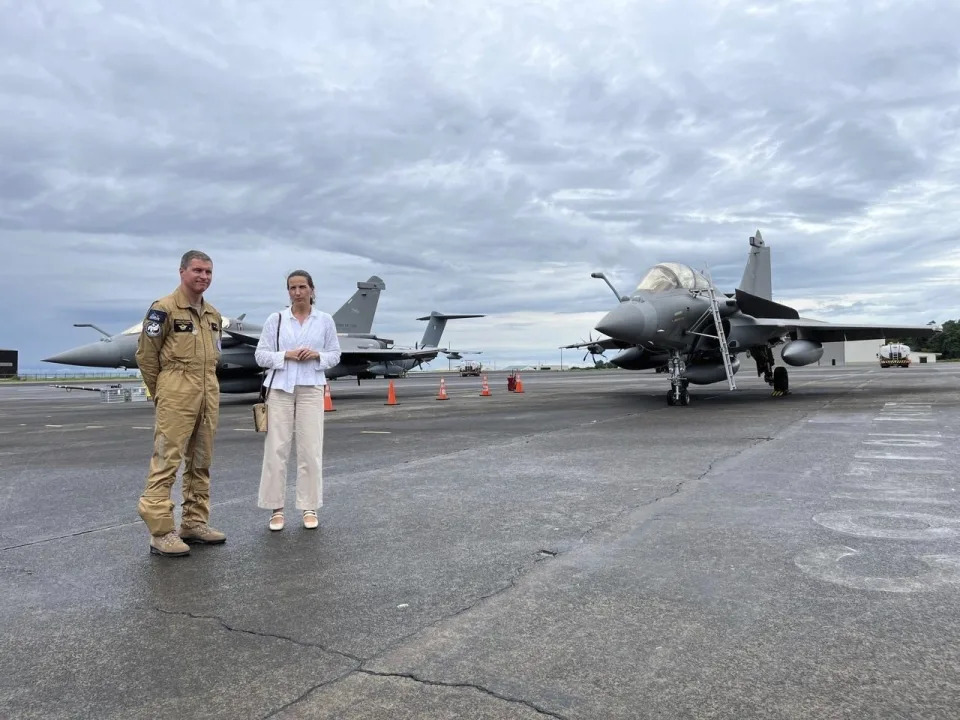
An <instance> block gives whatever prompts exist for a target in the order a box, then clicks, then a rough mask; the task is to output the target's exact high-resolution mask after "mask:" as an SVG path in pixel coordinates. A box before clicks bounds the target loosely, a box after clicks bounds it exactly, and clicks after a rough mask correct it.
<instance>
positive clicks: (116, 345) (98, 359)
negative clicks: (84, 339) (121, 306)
mask: <svg viewBox="0 0 960 720" xmlns="http://www.w3.org/2000/svg"><path fill="white" fill-rule="evenodd" d="M135 343H136V336H131V339H130V340H124V341H120V340H118V341H116V342H106V341H102V340H101V341H98V342H94V343H90V344H89V345H81V346H80V347H75V348H71V349H69V350H64V351H63V352H62V353H57V354H56V355H54V356H52V357H48V358H47V359H46V360H44V362H49V363H58V364H60V365H79V366H82V367H105V368H119V367H131V366H132V365H131V363H132V361H131V360H130V359H128V358H132V357H133V354H132V353H133V352H134V351H136V346H135ZM128 346H129V347H128Z"/></svg>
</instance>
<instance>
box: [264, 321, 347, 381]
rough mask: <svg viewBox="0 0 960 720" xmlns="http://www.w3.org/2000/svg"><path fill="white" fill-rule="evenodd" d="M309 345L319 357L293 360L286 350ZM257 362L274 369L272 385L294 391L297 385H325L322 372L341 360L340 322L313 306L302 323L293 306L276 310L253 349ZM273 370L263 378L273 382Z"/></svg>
mask: <svg viewBox="0 0 960 720" xmlns="http://www.w3.org/2000/svg"><path fill="white" fill-rule="evenodd" d="M278 322H279V323H280V336H279V339H280V342H279V347H278V343H277V323H278ZM302 347H306V348H310V349H311V350H316V351H317V352H318V353H320V357H318V358H317V359H316V360H303V361H301V360H290V359H288V358H285V357H284V356H283V354H284V353H285V352H286V351H287V350H296V349H297V348H302ZM254 357H255V358H256V360H257V365H259V366H260V367H262V368H267V369H268V370H273V373H274V374H273V387H275V388H278V389H280V390H283V391H285V392H288V393H292V392H293V391H294V390H295V389H296V386H297V385H312V386H318V385H326V384H327V376H326V374H325V373H324V372H323V371H324V370H327V369H329V368H332V367H333V366H334V365H336V364H337V363H339V362H340V340H339V339H338V338H337V325H336V323H335V322H334V321H333V318H332V317H331V316H330V315H328V314H327V313H325V312H321V311H320V310H317V309H316V308H315V307H313V308H311V309H310V315H308V316H307V318H306V320H304V321H303V324H302V325H301V324H300V321H299V320H297V319H296V318H295V317H294V316H293V312H292V311H291V310H290V308H287V309H285V310H282V311H280V312H279V313H273V314H271V315H270V317H268V318H267V321H266V322H265V323H264V324H263V330H261V331H260V341H259V342H258V343H257V350H256V352H255V353H254ZM270 376H271V374H270V373H267V374H266V377H265V378H264V380H263V384H264V385H269V384H270Z"/></svg>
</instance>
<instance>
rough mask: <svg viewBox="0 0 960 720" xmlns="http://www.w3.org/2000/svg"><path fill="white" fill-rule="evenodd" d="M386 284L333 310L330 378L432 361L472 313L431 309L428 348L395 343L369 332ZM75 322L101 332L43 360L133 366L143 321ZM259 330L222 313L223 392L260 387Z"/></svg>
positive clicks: (363, 290)
mask: <svg viewBox="0 0 960 720" xmlns="http://www.w3.org/2000/svg"><path fill="white" fill-rule="evenodd" d="M384 289H386V285H385V284H384V282H383V280H381V279H380V278H378V277H376V276H373V277H371V278H370V279H368V280H367V281H366V282H358V283H357V292H355V293H354V294H353V297H351V298H350V299H349V300H348V301H347V302H346V303H344V305H343V306H342V307H341V308H340V309H339V310H337V312H335V313H334V314H333V319H334V322H335V323H336V325H337V333H338V336H339V340H340V348H341V351H342V352H341V355H340V363H339V364H338V365H337V366H336V367H332V368H330V369H329V370H327V371H326V376H327V377H328V378H338V377H344V376H347V375H358V381H359V378H360V377H374V376H375V375H374V373H372V372H371V369H372V370H376V369H378V368H379V366H381V365H383V364H384V363H387V362H398V361H402V362H407V361H409V362H427V361H429V360H432V359H434V358H435V357H436V356H437V354H438V353H441V352H444V351H445V350H444V349H440V348H438V347H436V346H437V344H438V343H439V341H440V334H441V333H442V332H443V327H444V325H445V324H446V321H447V320H448V319H451V318H453V317H472V316H466V315H455V316H454V315H443V314H442V313H436V312H434V313H432V314H431V316H430V319H431V320H433V321H434V322H431V324H430V325H429V326H428V327H427V333H425V334H424V341H425V342H427V341H429V342H430V343H431V344H432V347H426V348H425V347H422V346H420V347H416V348H401V347H394V345H393V341H392V340H387V339H385V338H380V337H377V336H376V335H375V334H373V333H372V332H371V330H372V328H373V318H374V315H375V314H376V311H377V303H378V301H379V299H380V291H381V290H384ZM77 327H93V328H94V330H97V331H98V332H100V333H101V334H103V335H104V337H103V338H101V339H100V340H99V341H98V342H94V343H89V344H87V345H82V346H80V347H76V348H73V349H71V350H66V351H65V352H62V353H59V354H57V355H54V356H53V357H49V358H47V359H46V360H45V361H44V362H52V363H60V364H63V365H79V366H83V367H104V368H126V369H133V368H136V367H137V361H136V357H135V355H136V351H137V340H138V338H139V336H140V331H141V328H142V323H137V324H136V325H134V326H133V327H131V328H128V329H126V330H124V331H123V332H122V333H119V334H117V335H110V334H109V333H107V332H105V331H103V330H101V329H100V328H98V327H96V326H93V325H90V324H89V323H81V324H78V325H77ZM261 329H262V327H261V326H260V325H258V324H253V323H248V322H246V321H245V320H244V316H243V315H240V316H239V317H236V318H228V317H224V318H223V339H222V342H221V345H222V347H221V354H220V365H219V366H218V367H217V378H218V380H219V381H220V391H221V392H223V393H251V392H257V391H258V390H259V389H260V384H261V382H262V378H263V369H262V368H261V367H259V366H258V365H257V362H256V360H255V359H254V357H253V353H254V350H255V349H256V346H257V342H258V340H259V338H260V331H261Z"/></svg>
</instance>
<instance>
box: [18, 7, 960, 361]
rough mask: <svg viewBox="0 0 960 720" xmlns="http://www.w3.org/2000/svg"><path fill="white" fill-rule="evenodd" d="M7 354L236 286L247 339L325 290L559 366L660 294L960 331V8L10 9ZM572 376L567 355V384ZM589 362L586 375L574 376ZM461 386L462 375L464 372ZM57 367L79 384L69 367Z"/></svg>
mask: <svg viewBox="0 0 960 720" xmlns="http://www.w3.org/2000/svg"><path fill="white" fill-rule="evenodd" d="M0 13H2V18H3V19H2V22H0V108H2V111H0V253H2V254H0V301H2V302H0V347H7V348H16V349H19V350H20V351H21V366H23V367H38V366H42V364H41V363H40V362H39V360H40V359H41V358H43V357H46V356H48V355H51V354H53V353H54V352H57V351H60V350H64V349H66V348H68V347H71V346H74V345H77V344H80V343H82V342H86V341H92V340H93V339H95V333H94V332H93V331H92V330H89V329H76V328H73V327H72V324H73V323H75V322H93V323H96V324H97V325H100V326H101V327H103V328H105V329H107V330H110V331H120V330H122V329H124V328H126V327H128V326H129V325H132V324H133V323H135V322H137V321H139V320H140V319H141V317H142V316H143V314H144V311H145V309H146V308H147V306H148V305H149V303H150V302H151V301H152V300H154V299H155V298H157V297H159V296H162V295H164V294H166V293H168V292H170V291H171V290H173V288H174V287H175V286H176V284H177V282H178V275H177V266H178V261H179V257H180V254H181V253H182V252H184V251H185V250H188V249H191V248H198V249H201V250H204V251H206V252H207V253H209V254H210V255H211V256H212V257H213V260H214V282H213V285H212V287H211V289H210V290H209V291H208V293H207V297H208V299H210V300H211V301H212V302H213V303H214V304H215V305H216V306H217V307H218V308H219V309H220V310H221V312H223V313H224V314H225V315H237V314H239V313H243V312H245V313H247V316H248V318H250V319H261V318H263V317H265V316H266V315H267V314H268V313H269V312H270V311H272V310H275V309H277V308H278V307H281V306H283V305H284V304H285V301H286V293H285V291H284V278H285V276H286V273H287V272H288V271H289V270H292V269H294V268H297V267H303V268H306V269H308V270H310V271H311V272H312V273H313V274H314V277H315V279H316V280H317V283H318V300H319V304H320V306H321V307H322V308H323V309H325V310H328V311H330V312H332V311H333V310H335V309H336V308H337V307H338V306H339V305H340V304H341V303H342V302H343V301H344V300H345V299H346V298H347V297H348V296H349V295H350V294H351V293H352V291H353V290H354V289H355V287H356V281H357V280H362V279H366V278H367V277H368V276H370V275H372V274H377V275H379V276H381V277H382V278H383V279H384V280H385V282H386V285H387V289H386V291H385V292H384V293H383V295H382V296H381V299H380V309H379V312H378V316H377V321H376V323H375V326H374V327H375V329H376V330H378V331H379V332H380V333H381V334H383V335H385V336H387V337H391V338H393V339H395V340H396V341H398V342H399V343H403V344H407V343H413V342H414V341H415V340H418V339H419V337H420V335H421V333H422V332H423V323H418V322H416V320H415V318H416V317H418V316H421V315H424V314H426V313H428V312H429V311H430V310H440V311H444V312H482V313H488V315H489V316H488V317H487V318H484V319H480V320H462V321H457V322H456V323H451V324H450V326H448V336H447V339H448V340H449V341H450V343H451V344H452V345H454V346H458V347H464V348H475V349H483V350H484V351H485V355H484V356H482V359H485V360H487V361H488V362H493V361H496V362H498V363H500V364H501V365H502V364H506V363H508V362H538V361H539V362H544V363H554V364H556V362H557V361H558V360H559V352H558V350H557V346H559V345H561V344H564V343H569V342H576V341H578V340H580V339H581V338H585V337H586V335H587V333H588V332H589V331H590V330H591V329H592V327H593V325H594V324H595V322H596V321H597V320H598V319H599V317H600V316H601V315H602V314H603V312H604V311H605V309H608V308H609V307H610V306H611V305H612V304H614V303H615V299H614V297H613V294H612V293H611V292H610V291H609V289H608V288H607V287H606V286H605V285H604V284H603V283H602V282H600V281H598V280H593V279H591V278H590V276H589V275H590V272H591V271H594V270H605V271H606V272H607V273H608V275H609V276H610V277H611V278H612V279H613V281H614V283H615V284H616V285H617V286H618V288H620V289H621V290H629V289H632V288H633V287H634V286H635V285H636V283H637V282H638V281H639V279H640V278H641V277H642V275H643V273H644V271H645V270H646V269H647V268H648V267H649V266H650V265H652V264H655V263H657V262H662V261H668V260H675V261H679V262H686V263H688V264H691V265H693V266H695V267H698V268H703V267H708V268H709V269H710V270H711V271H712V273H713V277H714V279H715V280H716V281H717V284H718V285H720V286H721V288H723V289H725V290H732V289H733V288H734V286H735V285H736V283H737V281H738V280H739V279H740V274H741V272H742V267H743V263H744V261H745V258H746V252H747V238H748V236H749V235H750V234H752V233H753V232H754V231H755V230H756V229H757V228H759V229H761V231H762V232H763V235H764V238H765V239H766V241H767V243H768V244H769V245H770V247H771V248H772V252H773V262H774V269H773V280H774V297H775V298H776V299H777V300H779V301H780V302H785V303H787V304H793V305H795V306H796V307H798V308H799V309H800V310H801V312H802V313H803V314H804V315H807V316H811V317H817V318H820V319H824V320H837V321H839V320H852V321H863V322H886V321H898V322H903V323H915V324H924V323H926V322H928V321H929V320H937V321H939V322H943V321H945V320H948V319H957V318H958V317H960V293H958V288H957V282H956V278H957V274H958V270H960V241H958V235H960V190H958V186H957V183H958V177H960V175H958V172H960V142H958V128H960V61H958V55H960V43H958V42H957V28H958V27H960V4H958V3H957V2H955V0H930V1H928V2H923V1H919V2H910V3H906V2H885V1H880V0H878V1H875V2H869V3H867V2H864V3H861V2H855V1H851V2H837V1H836V0H825V1H820V0H805V1H802V2H788V1H786V0H777V1H776V2H752V3H751V2H737V1H736V0H727V1H722V0H702V1H693V0H690V1H683V0H677V1H671V2H654V1H653V0H651V1H649V2H646V1H645V2H639V1H636V0H629V1H626V2H616V1H613V0H602V1H599V0H594V2H590V3H586V2H580V1H576V2H573V1H571V2H566V1H564V0H552V1H546V0H545V1H543V2H503V1H500V0H482V1H481V0H478V1H473V0H457V1H454V0H449V1H444V2H440V1H439V0H438V1H435V2H431V1H430V0H420V1H419V2H416V1H414V0H410V1H400V0H366V1H364V0H360V1H358V0H351V1H350V2H337V3H333V2H331V3H323V2H316V1H315V0H284V2H282V3H280V2H266V1H263V2H254V1H252V0H250V1H243V0H233V1H227V0H223V1H219V2H218V1H215V0H164V1H163V2H160V1H159V0H140V1H137V0H122V1H121V0H117V1H115V2H108V1H105V0H101V1H98V0H70V2H64V1H63V0H0ZM565 359H566V360H569V355H568V356H567V357H565ZM577 360H579V357H578V358H577ZM441 362H442V361H441ZM50 367H51V368H53V367H54V366H50Z"/></svg>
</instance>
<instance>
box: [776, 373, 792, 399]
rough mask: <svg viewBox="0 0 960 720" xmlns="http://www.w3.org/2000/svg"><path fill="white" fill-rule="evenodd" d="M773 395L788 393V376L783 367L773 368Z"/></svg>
mask: <svg viewBox="0 0 960 720" xmlns="http://www.w3.org/2000/svg"><path fill="white" fill-rule="evenodd" d="M772 384H773V397H783V396H784V395H789V394H790V378H789V377H788V376H787V369H786V368H785V367H778V368H774V369H773V383H772Z"/></svg>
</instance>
